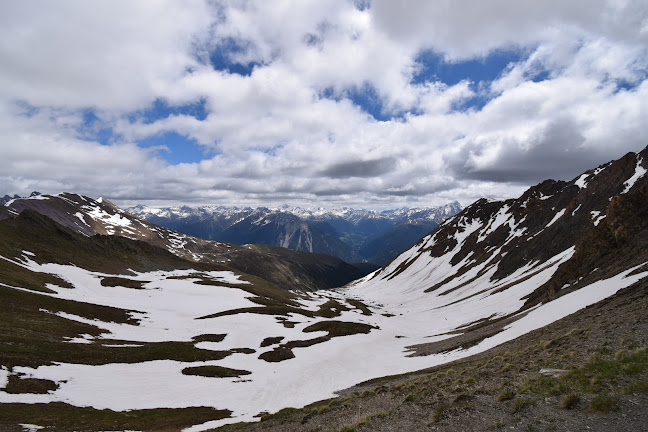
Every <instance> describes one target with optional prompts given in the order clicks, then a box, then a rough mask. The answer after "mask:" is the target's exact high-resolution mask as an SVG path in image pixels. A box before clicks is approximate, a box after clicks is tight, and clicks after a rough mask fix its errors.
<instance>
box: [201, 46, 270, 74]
mask: <svg viewBox="0 0 648 432" xmlns="http://www.w3.org/2000/svg"><path fill="white" fill-rule="evenodd" d="M247 49H248V47H247V45H246V44H245V43H242V42H241V41H238V40H236V39H233V38H227V39H224V40H223V41H221V42H220V43H219V44H218V45H217V47H216V48H215V49H214V50H213V51H212V52H211V53H210V54H209V62H210V63H211V66H212V67H213V68H214V69H215V70H218V71H223V72H227V73H230V74H238V75H242V76H250V75H252V71H253V70H254V67H255V66H260V65H261V63H257V62H248V63H241V62H237V61H234V58H235V57H236V55H237V54H243V53H245V52H246V51H247Z"/></svg>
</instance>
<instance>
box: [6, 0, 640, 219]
mask: <svg viewBox="0 0 648 432" xmlns="http://www.w3.org/2000/svg"><path fill="white" fill-rule="evenodd" d="M646 119H648V2H647V1H646V0H545V1H537V0H534V1H526V0H518V1H504V0H492V1H488V2H484V1H483V0H454V1H452V0H438V1H434V2H431V1H426V0H402V1H398V2H394V1H388V0H365V1H362V0H355V1H353V0H294V1H282V0H277V1H265V0H258V1H255V0H245V1H244V0H241V1H218V0H216V1H199V0H192V1H181V0H148V1H147V0H139V1H130V0H98V1H93V2H87V1H83V0H74V1H68V0H60V1H56V2H52V1H47V0H40V1H35V0H22V1H19V2H18V1H15V2H0V195H4V194H11V195H13V194H19V195H26V194H29V193H30V192H31V191H33V190H37V191H40V192H42V193H59V192H63V191H66V192H75V193H81V194H85V195H88V196H91V197H95V198H97V197H100V196H102V197H106V198H108V199H111V200H113V201H114V202H116V203H118V204H121V205H133V204H138V203H142V204H149V205H175V204H189V205H199V204H219V205H236V206H241V205H268V206H272V205H280V204H290V205H300V206H312V205H314V206H324V207H335V206H350V207H364V208H393V207H402V206H409V207H421V206H434V205H442V204H444V203H447V202H450V201H454V200H458V201H459V202H460V203H462V204H464V205H467V204H469V203H471V202H473V201H475V200H476V199H479V198H482V197H488V198H495V199H504V198H510V197H516V196H518V195H519V194H521V193H522V192H523V191H524V190H525V189H526V188H528V187H529V186H531V185H534V184H536V183H538V182H540V181H542V180H545V179H548V178H553V179H557V180H558V179H560V180H570V179H572V178H574V177H576V176H578V175H579V174H580V173H582V172H583V171H585V170H587V169H590V168H594V167H596V166H598V165H600V164H601V163H605V162H607V161H609V160H613V159H618V158H619V157H621V156H623V155H624V154H625V153H627V152H629V151H639V150H641V149H643V148H644V147H646V145H648V121H647V120H646Z"/></svg>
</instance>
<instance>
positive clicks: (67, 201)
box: [0, 193, 366, 290]
mask: <svg viewBox="0 0 648 432" xmlns="http://www.w3.org/2000/svg"><path fill="white" fill-rule="evenodd" d="M0 209H4V211H5V212H4V216H3V214H2V213H0V219H2V218H3V217H4V218H7V217H15V216H16V215H17V214H20V213H22V212H23V211H25V210H30V211H33V212H37V213H39V214H42V215H44V216H46V217H48V218H49V219H51V220H53V221H55V222H56V223H58V224H60V225H62V226H64V227H67V228H69V229H71V230H73V231H75V232H77V233H79V234H81V235H84V236H93V235H96V234H99V235H112V236H119V237H126V238H129V239H132V240H140V241H144V242H147V243H150V244H152V245H154V246H158V247H161V248H163V249H166V250H168V251H170V252H171V253H173V254H175V255H177V256H179V257H181V258H185V259H188V260H190V261H195V262H200V263H203V264H214V265H219V266H221V267H223V268H228V269H234V270H237V271H241V272H243V273H247V274H251V275H255V276H257V277H260V278H262V279H265V280H268V281H269V282H272V283H274V284H277V285H279V286H282V287H284V288H286V289H306V290H313V289H321V288H332V287H337V286H340V285H343V284H345V283H347V282H349V281H351V280H353V279H355V278H357V277H359V276H361V275H362V274H363V273H366V271H365V270H360V269H358V268H356V267H354V266H352V265H349V264H347V263H345V262H343V261H341V260H339V259H337V258H334V257H331V256H327V255H319V254H309V253H303V252H294V251H291V250H287V249H284V248H279V247H272V246H265V245H246V246H237V245H232V244H228V243H223V242H213V241H207V240H203V239H200V238H196V237H193V236H189V235H186V234H182V233H179V232H177V231H173V230H170V229H167V228H162V227H160V226H157V225H155V224H152V223H150V222H147V221H145V220H142V219H140V218H138V217H136V216H134V215H132V214H130V213H128V212H126V211H124V210H122V209H120V208H119V207H117V206H116V205H114V204H113V203H111V202H110V201H108V200H106V199H102V198H99V199H97V200H94V199H92V198H89V197H85V196H81V195H77V194H71V193H62V194H58V195H40V194H32V196H31V197H29V198H17V199H11V200H9V201H8V202H7V203H5V205H4V206H3V207H0ZM297 281H298V282H297Z"/></svg>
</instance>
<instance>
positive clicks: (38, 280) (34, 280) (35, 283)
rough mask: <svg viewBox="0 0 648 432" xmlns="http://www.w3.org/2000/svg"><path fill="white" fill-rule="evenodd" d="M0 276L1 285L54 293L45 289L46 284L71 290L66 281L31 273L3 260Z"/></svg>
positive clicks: (53, 276)
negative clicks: (0, 278)
mask: <svg viewBox="0 0 648 432" xmlns="http://www.w3.org/2000/svg"><path fill="white" fill-rule="evenodd" d="M0 274H1V275H2V283H4V284H7V285H10V286H14V287H19V288H25V289H28V290H32V291H40V292H46V293H54V291H52V290H51V289H49V288H47V286H46V285H47V284H52V285H58V286H60V287H63V288H72V285H71V284H70V283H69V282H68V281H66V280H63V279H61V278H59V277H58V276H55V275H52V274H48V273H39V272H33V271H30V270H27V269H26V268H24V267H21V266H19V265H17V264H14V263H12V262H9V261H6V260H3V259H0Z"/></svg>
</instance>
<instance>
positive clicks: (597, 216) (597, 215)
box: [591, 210, 605, 226]
mask: <svg viewBox="0 0 648 432" xmlns="http://www.w3.org/2000/svg"><path fill="white" fill-rule="evenodd" d="M591 215H592V221H593V223H594V226H598V224H599V223H601V221H602V220H603V219H605V215H604V214H601V212H600V211H597V210H593V211H592V212H591Z"/></svg>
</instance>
